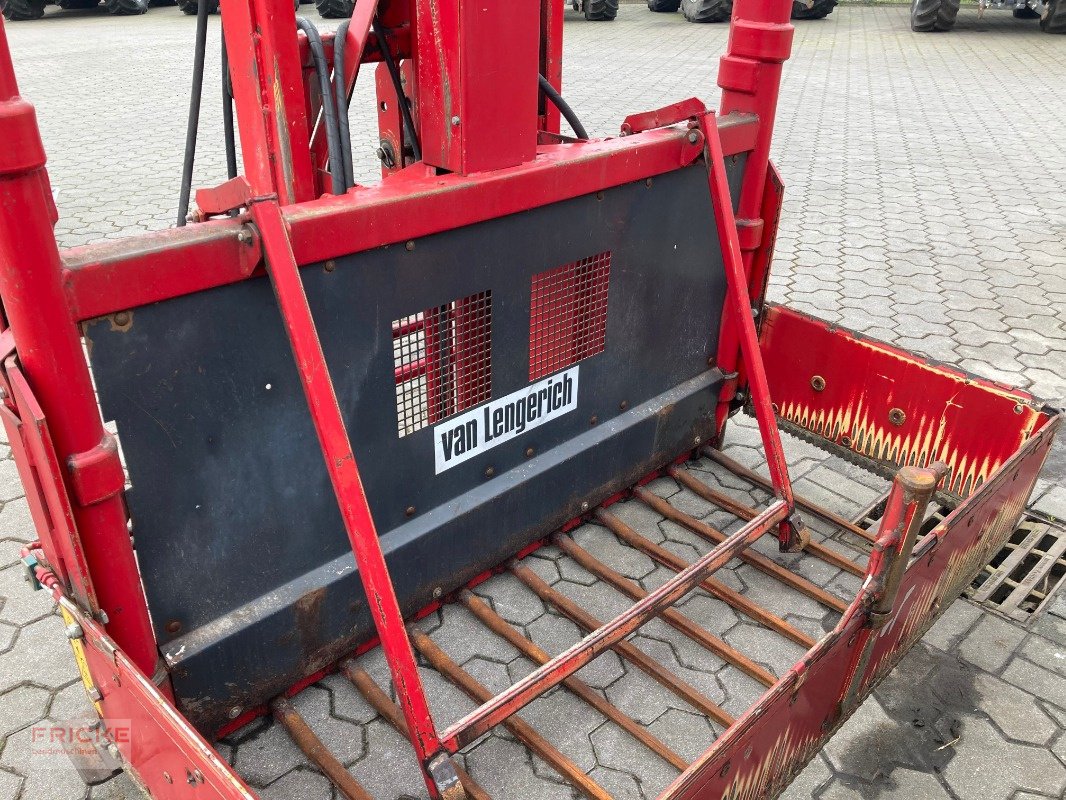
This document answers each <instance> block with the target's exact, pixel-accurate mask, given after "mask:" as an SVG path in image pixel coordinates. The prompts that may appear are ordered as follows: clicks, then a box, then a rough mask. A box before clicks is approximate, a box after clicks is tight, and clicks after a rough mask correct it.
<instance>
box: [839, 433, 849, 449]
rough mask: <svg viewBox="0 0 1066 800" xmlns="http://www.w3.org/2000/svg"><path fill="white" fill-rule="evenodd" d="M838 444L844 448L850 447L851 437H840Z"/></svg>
mask: <svg viewBox="0 0 1066 800" xmlns="http://www.w3.org/2000/svg"><path fill="white" fill-rule="evenodd" d="M840 443H841V444H842V445H844V447H851V437H850V436H841V437H840Z"/></svg>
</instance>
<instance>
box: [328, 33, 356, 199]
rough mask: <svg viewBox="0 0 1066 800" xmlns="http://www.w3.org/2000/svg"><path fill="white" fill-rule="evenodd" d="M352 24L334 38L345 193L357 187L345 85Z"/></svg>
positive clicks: (335, 80) (334, 63)
mask: <svg viewBox="0 0 1066 800" xmlns="http://www.w3.org/2000/svg"><path fill="white" fill-rule="evenodd" d="M350 24H351V20H345V21H344V22H342V23H341V25H340V27H339V28H337V33H336V35H335V36H334V38H333V89H334V93H335V95H336V101H337V126H338V130H339V132H340V139H341V159H342V161H343V164H344V190H345V191H347V190H348V189H350V188H352V187H353V186H355V171H354V167H353V166H352V132H351V128H350V127H349V124H348V88H347V87H346V86H345V85H344V49H345V47H346V42H347V39H348V26H349V25H350Z"/></svg>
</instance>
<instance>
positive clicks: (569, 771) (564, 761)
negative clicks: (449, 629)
mask: <svg viewBox="0 0 1066 800" xmlns="http://www.w3.org/2000/svg"><path fill="white" fill-rule="evenodd" d="M410 636H411V643H412V644H413V645H414V646H415V648H416V649H417V650H418V652H419V653H421V654H422V655H423V657H424V658H425V659H426V661H428V662H429V663H430V665H431V666H432V667H433V668H434V669H435V670H437V672H439V673H440V674H441V675H443V676H444V677H446V678H447V679H448V680H449V681H451V682H452V683H454V684H455V685H456V686H458V687H459V688H460V689H462V690H463V691H464V692H466V694H468V695H469V696H470V697H471V699H473V700H474V701H475V702H477V703H487V702H488V701H489V700H491V699H492V692H490V691H489V690H488V689H486V688H485V687H484V686H482V685H481V684H480V683H478V681H477V680H475V679H474V676H472V675H471V674H470V673H469V672H467V671H466V670H464V669H463V668H462V667H460V666H459V665H458V664H456V663H455V662H454V661H452V659H451V657H450V656H449V655H448V654H447V653H445V652H444V651H443V650H441V649H440V648H439V647H438V646H437V644H436V643H435V642H434V641H433V640H432V639H430V638H429V637H428V636H426V634H424V633H422V631H420V630H417V629H413V628H412V629H411V630H410ZM503 725H504V726H505V727H506V728H507V730H509V731H510V732H511V733H513V734H514V735H515V736H516V737H517V738H518V739H519V740H521V742H522V743H523V744H524V745H525V746H526V747H528V748H529V749H530V750H531V751H532V752H533V753H535V754H536V755H537V756H539V757H540V758H541V759H543V760H544V761H545V762H547V764H548V765H549V766H551V768H552V769H554V770H555V771H556V772H558V773H559V774H560V775H562V776H563V777H564V778H566V780H568V781H569V782H570V785H571V786H573V787H574V788H575V789H577V790H578V791H579V792H581V793H582V794H583V795H585V796H586V797H589V798H592V800H611V795H610V794H608V793H607V792H606V791H605V790H604V789H603V787H602V786H600V785H599V784H598V783H596V782H595V781H594V780H592V778H590V777H589V776H588V775H586V774H585V773H584V772H583V771H582V770H581V768H580V767H578V766H577V764H575V763H574V762H573V761H571V760H570V759H569V758H567V757H566V756H565V755H563V754H562V753H561V752H559V751H558V750H557V749H556V748H555V747H554V746H553V745H552V744H551V743H550V742H549V741H548V740H547V739H545V738H544V737H543V736H541V735H540V734H539V733H537V731H536V730H534V728H533V726H532V725H530V724H529V723H528V722H526V721H525V720H523V719H521V718H520V717H514V716H512V717H508V718H507V719H505V720H504V721H503Z"/></svg>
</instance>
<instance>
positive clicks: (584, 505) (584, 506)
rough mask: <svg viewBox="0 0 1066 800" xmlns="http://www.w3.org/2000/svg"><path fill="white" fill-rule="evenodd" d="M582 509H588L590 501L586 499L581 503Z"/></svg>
mask: <svg viewBox="0 0 1066 800" xmlns="http://www.w3.org/2000/svg"><path fill="white" fill-rule="evenodd" d="M581 510H582V511H588V510H589V504H588V501H585V502H584V503H582V504H581Z"/></svg>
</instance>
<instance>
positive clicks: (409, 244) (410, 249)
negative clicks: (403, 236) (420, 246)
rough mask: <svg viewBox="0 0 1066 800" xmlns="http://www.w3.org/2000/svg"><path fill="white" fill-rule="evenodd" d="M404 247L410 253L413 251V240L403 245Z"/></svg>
mask: <svg viewBox="0 0 1066 800" xmlns="http://www.w3.org/2000/svg"><path fill="white" fill-rule="evenodd" d="M404 247H406V248H407V251H408V252H410V251H412V250H414V249H415V243H414V240H413V239H412V240H411V241H409V242H408V243H407V244H405V245H404Z"/></svg>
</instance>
